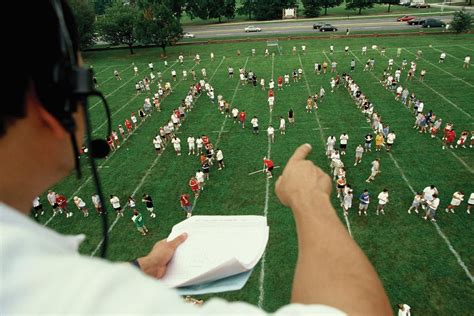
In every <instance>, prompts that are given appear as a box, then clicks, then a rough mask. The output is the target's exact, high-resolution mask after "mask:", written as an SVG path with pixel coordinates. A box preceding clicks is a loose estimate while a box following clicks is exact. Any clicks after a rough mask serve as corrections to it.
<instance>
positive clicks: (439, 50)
mask: <svg viewBox="0 0 474 316" xmlns="http://www.w3.org/2000/svg"><path fill="white" fill-rule="evenodd" d="M429 47H430V48H431V49H433V50H435V51H437V52H440V53H445V54H446V55H448V56H451V57H453V58H454V59H457V60H460V61H462V62H464V59H462V58H459V57H456V56H454V55H451V54H448V53H447V52H445V51H442V50H441V49H437V48H435V47H433V46H429Z"/></svg>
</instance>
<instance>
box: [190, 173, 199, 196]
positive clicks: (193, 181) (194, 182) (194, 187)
mask: <svg viewBox="0 0 474 316" xmlns="http://www.w3.org/2000/svg"><path fill="white" fill-rule="evenodd" d="M188 184H189V186H190V187H191V190H192V191H193V192H194V195H195V196H199V182H198V180H196V178H195V177H191V179H190V180H189V183H188Z"/></svg>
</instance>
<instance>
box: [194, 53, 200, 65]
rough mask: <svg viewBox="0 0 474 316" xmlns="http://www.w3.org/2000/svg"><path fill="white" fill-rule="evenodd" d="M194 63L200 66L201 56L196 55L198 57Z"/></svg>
mask: <svg viewBox="0 0 474 316" xmlns="http://www.w3.org/2000/svg"><path fill="white" fill-rule="evenodd" d="M194 63H195V64H196V65H199V64H200V63H201V57H200V56H199V54H196V56H195V57H194Z"/></svg>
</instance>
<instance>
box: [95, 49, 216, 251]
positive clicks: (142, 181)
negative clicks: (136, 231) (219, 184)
mask: <svg viewBox="0 0 474 316" xmlns="http://www.w3.org/2000/svg"><path fill="white" fill-rule="evenodd" d="M223 61H224V58H222V61H221V63H220V64H219V65H218V66H217V68H216V70H215V71H214V73H213V74H212V76H211V79H210V80H209V82H210V81H211V80H212V78H214V75H215V74H216V72H217V70H218V69H219V67H220V66H221V65H222V62H223ZM195 66H196V64H195V65H194V66H193V67H192V69H194V67H195ZM182 81H183V80H182V79H181V81H180V82H179V83H181V82H182ZM179 83H178V84H177V85H176V86H178V85H179ZM199 97H200V96H199ZM196 101H197V100H196ZM161 156H162V155H160V156H158V157H156V158H155V160H154V161H153V163H152V164H151V166H150V168H149V169H148V171H147V172H146V173H145V176H143V178H142V179H141V181H140V183H139V184H138V186H137V187H136V188H135V190H134V191H133V193H132V196H134V195H135V194H136V193H137V192H138V190H140V188H141V187H142V186H143V184H144V183H145V180H146V178H147V177H148V176H149V175H150V172H151V170H152V169H153V168H154V167H155V165H156V164H157V162H158V161H159V160H160V158H161ZM196 203H197V198H195V199H194V202H193V209H194V207H195V206H196ZM118 219H119V216H117V217H116V218H115V220H114V222H113V223H112V225H110V228H109V230H108V232H107V234H109V233H110V232H111V231H112V229H113V228H114V226H115V225H116V224H117V222H118ZM103 242H104V239H103V238H102V240H101V241H100V242H99V244H98V245H97V247H96V248H95V249H94V251H93V252H92V254H91V257H93V256H94V255H95V254H96V253H97V251H98V250H99V249H100V246H102V243H103Z"/></svg>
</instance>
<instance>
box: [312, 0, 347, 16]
mask: <svg viewBox="0 0 474 316" xmlns="http://www.w3.org/2000/svg"><path fill="white" fill-rule="evenodd" d="M318 2H319V3H320V6H321V7H323V8H324V15H327V14H328V8H334V7H337V6H339V5H341V4H342V2H343V0H318Z"/></svg>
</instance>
